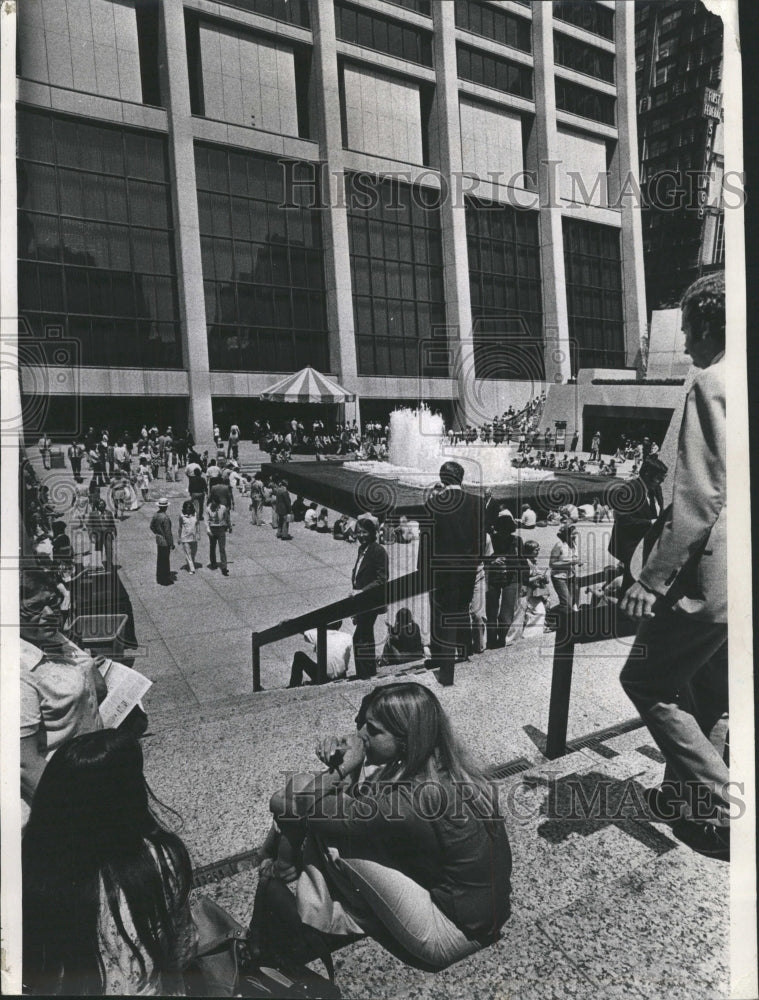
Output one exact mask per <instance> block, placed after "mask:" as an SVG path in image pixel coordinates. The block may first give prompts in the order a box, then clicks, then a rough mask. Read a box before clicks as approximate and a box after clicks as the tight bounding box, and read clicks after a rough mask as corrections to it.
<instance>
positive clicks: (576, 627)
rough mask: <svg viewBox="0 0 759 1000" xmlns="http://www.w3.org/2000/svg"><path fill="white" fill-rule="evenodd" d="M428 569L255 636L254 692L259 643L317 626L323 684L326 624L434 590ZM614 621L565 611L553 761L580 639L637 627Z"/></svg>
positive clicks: (551, 738) (595, 579)
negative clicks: (576, 645)
mask: <svg viewBox="0 0 759 1000" xmlns="http://www.w3.org/2000/svg"><path fill="white" fill-rule="evenodd" d="M612 569H613V568H612V567H605V568H604V569H602V570H599V571H598V572H596V573H589V574H587V575H586V576H583V577H580V578H579V579H578V581H577V585H578V586H579V587H587V586H591V585H592V584H594V583H601V582H603V581H604V580H608V579H609V575H610V570H612ZM432 589H433V588H432V587H431V586H430V578H429V575H428V574H427V573H424V572H423V571H419V570H417V571H416V572H414V573H408V574H406V575H405V576H400V577H396V578H395V579H394V580H389V581H388V582H387V583H386V584H385V586H384V587H376V588H372V589H370V590H368V591H364V592H363V593H361V594H358V595H357V596H355V597H344V598H342V599H341V600H339V601H333V603H332V604H326V605H324V606H323V607H321V608H316V609H315V610H314V611H307V612H306V613H305V614H303V615H298V616H297V618H289V619H287V620H286V621H283V622H280V623H279V624H278V625H272V626H271V627H270V628H267V629H262V630H261V631H260V632H253V633H252V634H251V643H252V648H253V692H254V693H256V692H258V691H261V690H262V687H261V647H262V646H267V645H269V644H270V643H272V642H277V641H279V640H280V639H287V638H289V637H290V636H292V635H297V634H298V633H300V632H305V631H306V630H307V629H310V628H314V627H316V683H317V684H324V683H325V682H326V680H327V626H328V625H329V624H330V623H331V622H335V621H339V620H340V619H343V618H347V617H352V616H353V615H358V614H364V613H366V612H369V611H377V610H379V609H380V608H384V607H385V606H386V605H388V604H396V603H398V602H399V601H404V600H408V599H409V598H411V597H415V596H417V595H418V594H422V593H426V592H429V591H430V590H432ZM613 618H614V622H615V624H617V625H619V626H621V627H620V628H612V627H611V625H612V615H610V614H609V615H605V616H603V615H599V618H598V620H597V622H595V623H593V622H591V623H590V625H591V626H592V625H594V624H595V626H596V627H595V628H592V627H591V628H588V624H589V623H588V621H587V618H583V617H582V615H581V613H580V612H579V611H573V612H571V613H570V614H562V615H561V616H560V618H559V622H558V627H557V629H556V644H555V646H554V653H553V670H552V675H551V695H550V700H549V705H548V731H547V739H546V750H545V754H546V757H548V759H549V760H554V759H555V758H557V757H561V756H563V755H564V754H565V753H566V751H567V727H568V722H569V701H570V695H571V690H572V668H573V665H574V650H575V644H576V643H583V644H585V643H591V642H601V641H603V640H605V639H611V638H614V637H615V636H618V635H627V636H629V635H633V634H634V633H635V629H636V625H635V623H634V622H633V621H632V619H629V618H627V616H622V615H620V616H619V618H617V615H616V613H615V614H614V615H613Z"/></svg>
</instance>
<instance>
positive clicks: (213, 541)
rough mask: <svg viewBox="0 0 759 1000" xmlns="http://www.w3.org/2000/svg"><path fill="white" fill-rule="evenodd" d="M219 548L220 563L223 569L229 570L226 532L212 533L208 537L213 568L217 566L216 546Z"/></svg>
mask: <svg viewBox="0 0 759 1000" xmlns="http://www.w3.org/2000/svg"><path fill="white" fill-rule="evenodd" d="M217 543H218V546H219V562H220V563H221V568H222V569H226V568H227V532H226V530H221V531H211V534H210V535H209V536H208V544H209V548H210V550H211V552H210V554H211V566H212V567H213V566H216V545H217Z"/></svg>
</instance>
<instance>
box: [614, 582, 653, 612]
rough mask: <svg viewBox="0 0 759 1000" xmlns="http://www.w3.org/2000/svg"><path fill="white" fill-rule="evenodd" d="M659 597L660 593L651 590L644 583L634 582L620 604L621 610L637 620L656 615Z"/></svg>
mask: <svg viewBox="0 0 759 1000" xmlns="http://www.w3.org/2000/svg"><path fill="white" fill-rule="evenodd" d="M658 599H659V595H658V594H657V593H656V592H655V591H653V590H649V589H648V587H646V586H644V585H643V584H642V583H634V584H633V585H632V586H631V587H630V588H629V590H628V591H627V593H626V594H625V596H624V597H623V598H622V600H621V601H620V604H619V608H620V611H622V613H623V614H626V615H628V616H629V617H630V618H634V619H635V620H636V621H637V620H640V619H641V618H653V617H654V604H655V603H656V601H657V600H658Z"/></svg>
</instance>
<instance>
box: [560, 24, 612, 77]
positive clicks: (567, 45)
mask: <svg viewBox="0 0 759 1000" xmlns="http://www.w3.org/2000/svg"><path fill="white" fill-rule="evenodd" d="M553 52H554V59H555V61H556V64H557V65H558V66H566V68H567V69H573V70H575V72H577V73H585V74H586V75H587V76H594V77H596V78H597V79H599V80H606V81H607V83H614V54H613V53H612V52H605V51H604V50H603V49H596V48H594V47H593V46H592V45H587V44H586V43H585V42H580V41H578V40H577V39H576V38H572V37H571V36H570V35H565V34H563V33H562V32H560V31H554V33H553Z"/></svg>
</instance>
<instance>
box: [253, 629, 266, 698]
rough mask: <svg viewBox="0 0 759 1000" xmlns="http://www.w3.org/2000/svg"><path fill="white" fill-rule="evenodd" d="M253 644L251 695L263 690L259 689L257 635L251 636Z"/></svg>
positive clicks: (259, 665)
mask: <svg viewBox="0 0 759 1000" xmlns="http://www.w3.org/2000/svg"><path fill="white" fill-rule="evenodd" d="M251 642H252V644H253V694H256V693H257V692H258V691H261V690H263V689H262V688H261V647H260V646H259V645H258V633H257V632H253V633H252V634H251Z"/></svg>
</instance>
